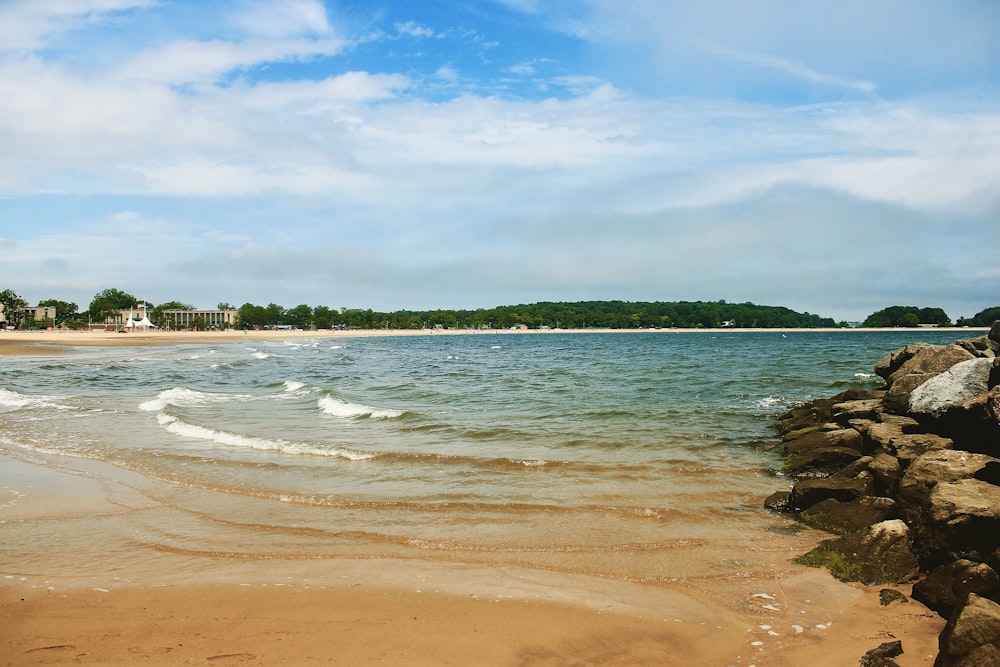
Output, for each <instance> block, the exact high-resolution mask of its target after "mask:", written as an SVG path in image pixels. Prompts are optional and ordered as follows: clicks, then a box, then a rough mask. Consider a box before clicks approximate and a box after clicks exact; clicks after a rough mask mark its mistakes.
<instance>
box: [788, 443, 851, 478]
mask: <svg viewBox="0 0 1000 667" xmlns="http://www.w3.org/2000/svg"><path fill="white" fill-rule="evenodd" d="M860 456H861V455H860V454H859V453H858V452H856V451H854V450H853V449H845V448H843V447H827V448H825V449H816V450H812V451H810V452H807V453H805V454H799V455H798V456H793V457H791V458H789V459H786V460H785V474H787V475H790V476H792V477H829V476H831V475H834V474H836V473H837V472H838V471H839V470H840V469H841V468H843V467H844V466H846V465H849V464H850V463H852V462H854V461H856V460H857V459H858V458H859V457H860Z"/></svg>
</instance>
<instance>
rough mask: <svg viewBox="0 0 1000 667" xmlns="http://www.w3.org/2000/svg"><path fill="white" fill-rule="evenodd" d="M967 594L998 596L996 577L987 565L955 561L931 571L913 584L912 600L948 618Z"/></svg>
mask: <svg viewBox="0 0 1000 667" xmlns="http://www.w3.org/2000/svg"><path fill="white" fill-rule="evenodd" d="M969 593H975V594H976V595H980V596H983V597H989V598H992V597H993V596H995V595H996V594H997V593H1000V577H998V576H997V573H996V572H995V571H994V570H993V568H991V567H990V566H989V565H987V564H985V563H974V562H972V561H971V560H967V559H965V558H960V559H959V560H956V561H953V562H951V563H948V564H947V565H942V566H941V567H937V568H934V570H932V571H931V573H930V574H928V575H927V576H926V577H925V578H924V579H922V580H921V581H918V582H917V583H915V584H913V599H914V600H916V601H917V602H921V603H923V604H924V605H925V606H926V607H927V608H929V609H933V610H934V611H936V612H937V613H939V614H940V615H941V616H943V617H944V618H949V617H950V616H951V615H952V613H953V612H954V611H955V609H957V608H958V607H959V606H960V605H961V604H963V603H964V602H965V597H966V596H967V595H968V594H969Z"/></svg>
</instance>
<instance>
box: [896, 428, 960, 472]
mask: <svg viewBox="0 0 1000 667" xmlns="http://www.w3.org/2000/svg"><path fill="white" fill-rule="evenodd" d="M954 446H955V441H954V440H952V439H951V438H945V437H944V436H940V435H935V434H933V433H913V434H908V435H901V436H899V437H898V438H893V439H892V441H891V442H890V443H889V450H890V451H891V452H892V453H893V454H894V455H895V456H896V458H897V459H899V461H900V463H901V464H902V465H904V466H906V465H908V464H909V462H910V461H912V460H913V459H915V458H917V457H918V456H921V455H922V454H926V453H927V452H935V451H940V450H943V449H952V448H953V447H954Z"/></svg>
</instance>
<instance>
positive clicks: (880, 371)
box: [875, 343, 934, 381]
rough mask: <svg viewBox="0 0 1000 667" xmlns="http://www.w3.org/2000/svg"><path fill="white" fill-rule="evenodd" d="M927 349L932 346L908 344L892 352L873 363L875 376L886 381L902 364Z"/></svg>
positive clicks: (928, 344) (927, 344)
mask: <svg viewBox="0 0 1000 667" xmlns="http://www.w3.org/2000/svg"><path fill="white" fill-rule="evenodd" d="M928 347H934V346H932V345H931V344H930V343H910V344H909V345H906V346H905V347H901V348H899V349H898V350H893V351H892V352H890V353H889V354H887V355H885V356H884V357H882V358H881V359H879V360H878V361H877V362H876V363H875V374H876V375H878V376H879V377H880V378H882V379H883V380H886V381H888V380H889V378H890V377H891V376H892V374H893V373H895V372H896V371H898V370H899V368H900V367H901V366H902V365H903V364H905V363H906V362H907V361H909V360H910V359H912V358H913V356H914V355H915V354H917V352H920V351H921V350H923V349H925V348H928Z"/></svg>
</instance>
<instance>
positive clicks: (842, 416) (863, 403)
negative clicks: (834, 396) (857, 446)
mask: <svg viewBox="0 0 1000 667" xmlns="http://www.w3.org/2000/svg"><path fill="white" fill-rule="evenodd" d="M881 409H882V400H881V399H879V398H868V399H862V400H858V401H845V402H843V403H836V404H835V405H834V406H833V407H832V408H831V409H830V410H831V412H832V413H833V418H834V420H835V421H836V422H837V423H838V424H841V425H847V424H848V423H849V422H850V420H852V419H871V420H874V419H876V418H877V417H878V412H879V410H881Z"/></svg>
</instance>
